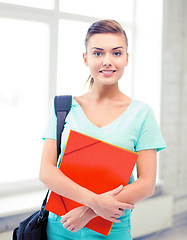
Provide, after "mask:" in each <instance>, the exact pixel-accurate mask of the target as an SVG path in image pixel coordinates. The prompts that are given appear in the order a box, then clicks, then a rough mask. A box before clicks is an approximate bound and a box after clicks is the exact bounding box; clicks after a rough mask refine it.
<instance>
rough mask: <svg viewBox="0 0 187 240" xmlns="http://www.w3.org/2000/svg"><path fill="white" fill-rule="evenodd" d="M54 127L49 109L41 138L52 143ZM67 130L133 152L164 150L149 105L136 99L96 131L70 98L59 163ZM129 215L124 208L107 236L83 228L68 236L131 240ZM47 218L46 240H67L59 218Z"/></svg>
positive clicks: (53, 113)
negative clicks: (58, 235)
mask: <svg viewBox="0 0 187 240" xmlns="http://www.w3.org/2000/svg"><path fill="white" fill-rule="evenodd" d="M56 125H57V118H56V115H55V111H54V107H53V108H52V110H51V113H50V116H49V120H48V124H47V127H46V129H45V131H44V134H43V139H45V138H51V139H55V140H56V138H57V137H56ZM70 130H74V131H77V132H80V133H83V134H86V135H88V136H91V137H94V138H97V139H100V140H102V141H105V142H108V143H111V144H113V145H116V146H119V147H122V148H125V149H128V150H131V151H136V152H138V151H141V150H146V149H156V150H157V151H160V150H162V149H164V148H165V147H166V144H165V141H164V139H163V136H162V133H161V131H160V128H159V127H158V124H157V122H156V120H155V116H154V114H153V111H152V109H151V108H150V106H149V105H147V104H145V103H143V102H141V101H138V100H132V102H131V103H130V105H129V107H128V108H127V109H126V110H125V111H124V112H123V113H122V114H121V115H120V116H119V117H118V118H116V119H115V120H114V121H112V122H111V123H109V124H107V125H105V126H104V127H101V128H100V127H97V126H95V125H94V124H93V123H92V122H91V121H89V119H88V118H87V116H86V115H85V113H84V111H83V109H82V108H81V106H80V105H79V104H78V102H77V101H76V100H75V99H74V98H72V105H71V110H70V112H69V114H68V116H67V118H66V122H65V128H64V131H63V133H62V137H61V140H62V141H61V155H60V157H59V163H60V161H61V158H62V155H63V152H64V149H65V146H66V142H67V139H68V136H69V132H70ZM133 181H134V177H133V174H132V175H131V178H130V180H129V184H130V183H132V182H133ZM130 214H131V210H127V209H126V210H125V215H123V216H121V217H120V220H121V223H114V224H113V225H112V229H111V232H110V234H109V235H108V236H107V237H105V236H102V235H101V234H98V233H96V232H94V231H91V230H89V229H87V228H83V229H81V230H80V231H78V232H77V233H73V234H74V235H73V236H72V239H74V237H75V238H76V236H78V237H77V238H76V239H88V236H90V238H89V239H106V238H107V239H116V240H117V239H121V238H123V239H131V238H130V237H129V236H130V235H129V234H130V233H129V229H130V220H129V219H130ZM48 219H49V220H48V226H47V232H48V238H49V239H69V238H68V236H69V235H70V234H71V233H70V232H68V231H67V230H66V229H64V228H63V227H62V224H61V223H60V217H58V216H57V215H55V214H53V213H51V212H50V213H49V218H48ZM57 233H58V234H62V237H61V238H55V236H56V235H57ZM50 234H51V235H50ZM77 234H78V235H77ZM126 234H127V235H128V238H127V237H125V236H126ZM50 236H51V238H50ZM83 236H85V237H83Z"/></svg>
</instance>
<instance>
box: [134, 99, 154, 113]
mask: <svg viewBox="0 0 187 240" xmlns="http://www.w3.org/2000/svg"><path fill="white" fill-rule="evenodd" d="M132 105H133V108H134V110H135V111H136V112H137V113H144V114H146V113H148V112H150V111H152V108H151V106H150V105H149V104H147V103H145V102H143V101H140V100H136V99H133V100H132Z"/></svg>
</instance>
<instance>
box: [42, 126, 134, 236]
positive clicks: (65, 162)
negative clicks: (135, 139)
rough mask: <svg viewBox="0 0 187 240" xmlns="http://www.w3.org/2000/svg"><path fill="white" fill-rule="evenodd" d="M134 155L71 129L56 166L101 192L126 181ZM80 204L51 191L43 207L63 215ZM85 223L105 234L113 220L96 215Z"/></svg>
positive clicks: (88, 186) (128, 177)
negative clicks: (59, 162) (59, 161)
mask: <svg viewBox="0 0 187 240" xmlns="http://www.w3.org/2000/svg"><path fill="white" fill-rule="evenodd" d="M137 158H138V154H137V153H135V152H132V151H129V150H126V149H123V148H120V147H117V146H114V145H112V144H109V143H106V142H103V141H101V140H98V139H95V138H92V137H89V136H87V135H84V134H81V133H78V132H75V131H72V130H71V131H70V134H69V137H68V141H67V144H66V148H65V151H64V154H63V157H62V161H61V164H60V167H59V169H60V170H61V171H62V172H63V173H64V174H65V175H66V176H68V177H69V178H70V179H72V180H73V181H74V182H76V183H78V184H79V185H81V186H82V187H85V188H87V189H89V190H91V191H92V192H95V193H97V194H101V193H104V192H107V191H110V190H112V189H114V188H116V187H118V186H119V185H120V184H123V185H124V186H125V185H127V184H128V182H129V179H130V176H131V174H132V171H133V168H134V165H135V163H136V160H137ZM64 187H65V186H64ZM79 206H81V204H79V203H77V202H75V201H72V200H70V199H68V198H65V197H62V196H60V195H58V194H56V193H54V192H51V194H50V196H49V199H48V202H47V204H46V207H45V209H46V210H48V211H50V212H53V213H55V214H57V215H59V216H62V215H64V214H66V213H67V212H68V211H70V210H72V209H73V208H76V207H79ZM85 227H87V228H89V229H92V230H94V231H96V232H98V233H101V234H103V235H105V236H107V235H108V234H109V232H110V229H111V227H112V222H110V221H108V220H106V219H103V218H101V217H96V218H94V219H92V220H91V221H90V222H89V223H88V224H87V225H86V226H85Z"/></svg>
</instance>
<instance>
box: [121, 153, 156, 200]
mask: <svg viewBox="0 0 187 240" xmlns="http://www.w3.org/2000/svg"><path fill="white" fill-rule="evenodd" d="M156 166H157V158H156V150H155V149H151V150H143V151H139V156H138V160H137V174H138V179H137V180H136V181H135V182H133V183H131V184H129V185H127V186H125V187H124V188H123V190H122V191H121V192H120V193H119V194H117V195H116V199H117V200H118V201H120V202H126V203H132V204H135V203H137V202H138V201H140V200H143V199H145V198H147V197H150V196H151V195H153V194H154V191H155V182H156Z"/></svg>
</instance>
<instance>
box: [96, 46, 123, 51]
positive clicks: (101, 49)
mask: <svg viewBox="0 0 187 240" xmlns="http://www.w3.org/2000/svg"><path fill="white" fill-rule="evenodd" d="M119 48H123V49H124V47H121V46H119V47H115V48H112V50H117V49H119ZM92 49H97V50H100V51H104V49H103V48H98V47H93V48H92Z"/></svg>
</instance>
